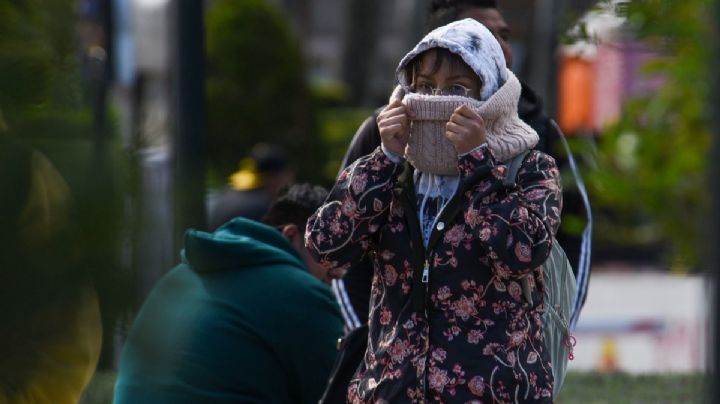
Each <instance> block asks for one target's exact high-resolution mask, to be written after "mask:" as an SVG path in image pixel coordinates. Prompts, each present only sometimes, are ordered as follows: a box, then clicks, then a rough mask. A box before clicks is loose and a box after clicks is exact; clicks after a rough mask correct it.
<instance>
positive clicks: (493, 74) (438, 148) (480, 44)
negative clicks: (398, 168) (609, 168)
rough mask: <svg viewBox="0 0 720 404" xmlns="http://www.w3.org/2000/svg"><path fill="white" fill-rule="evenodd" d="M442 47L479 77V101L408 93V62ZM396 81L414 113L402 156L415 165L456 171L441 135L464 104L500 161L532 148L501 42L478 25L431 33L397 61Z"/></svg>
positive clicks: (462, 24) (453, 153) (454, 155)
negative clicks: (473, 112)
mask: <svg viewBox="0 0 720 404" xmlns="http://www.w3.org/2000/svg"><path fill="white" fill-rule="evenodd" d="M438 47H440V48H446V49H448V50H449V51H451V52H453V53H455V54H456V55H458V56H460V57H461V58H462V60H463V61H464V62H465V63H466V64H467V65H468V66H469V67H470V68H471V69H472V70H473V71H474V72H475V73H476V74H477V75H478V76H479V77H480V79H481V81H482V83H483V87H482V89H481V92H480V101H478V100H475V99H473V98H468V97H457V96H440V95H437V96H436V95H420V94H413V93H412V92H411V91H410V80H411V79H412V78H411V77H407V74H406V67H407V65H408V64H409V63H410V62H411V61H412V60H413V59H414V58H415V57H417V56H419V55H420V54H421V53H423V52H425V51H427V50H429V49H432V48H438ZM396 75H397V79H398V82H399V83H400V85H401V86H402V87H403V88H404V89H405V91H406V92H408V93H409V94H408V95H406V96H405V98H404V100H403V102H404V103H405V104H406V105H407V106H408V107H409V108H410V109H411V110H412V111H413V112H415V114H416V119H415V120H413V122H412V124H411V134H410V140H409V142H408V147H407V148H406V158H407V159H408V161H410V162H411V163H412V164H413V166H415V168H416V169H418V170H420V171H422V172H426V173H431V174H439V175H457V174H458V171H457V157H458V156H457V152H456V151H455V148H454V146H453V145H452V143H451V142H450V141H449V140H447V138H446V137H445V124H446V123H447V122H448V121H449V119H450V116H451V115H452V113H453V111H454V110H455V108H457V107H459V106H460V105H462V104H466V105H468V106H470V107H471V108H473V109H474V110H476V111H477V112H479V113H480V115H481V116H482V117H483V120H484V121H485V128H486V138H487V143H488V146H489V147H490V150H491V152H492V153H493V155H494V156H495V158H496V159H498V160H499V161H507V160H509V159H511V158H512V157H514V156H515V155H517V154H520V153H522V152H523V151H525V150H529V149H531V148H533V147H534V146H535V145H536V144H537V142H538V140H539V138H538V135H537V133H535V131H534V130H533V129H532V128H531V127H530V126H528V125H527V124H525V123H524V122H523V121H522V120H520V118H519V117H518V115H517V104H518V101H519V99H520V91H521V86H520V82H519V81H518V80H517V78H516V77H515V75H513V73H512V72H511V71H510V70H509V69H507V68H506V67H505V57H504V56H503V53H502V49H501V48H500V44H498V42H497V40H496V39H495V37H494V36H493V35H492V33H490V31H489V30H488V29H487V28H485V26H484V25H482V24H481V23H479V22H477V21H475V20H473V19H470V18H466V19H464V20H461V21H456V22H453V23H451V24H448V25H445V26H443V27H440V28H437V29H435V30H434V31H432V32H430V33H429V34H428V35H427V36H425V38H423V39H422V40H421V41H420V43H418V44H417V45H416V46H415V48H413V50H411V51H410V52H409V53H408V54H407V55H406V56H405V57H404V58H403V59H402V60H401V61H400V64H399V65H398V67H397V69H396Z"/></svg>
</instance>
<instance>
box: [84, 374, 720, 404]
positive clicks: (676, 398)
mask: <svg viewBox="0 0 720 404" xmlns="http://www.w3.org/2000/svg"><path fill="white" fill-rule="evenodd" d="M704 381H705V377H704V375H702V374H699V373H696V374H658V375H644V376H636V375H628V374H625V373H610V374H601V373H596V372H587V373H585V372H570V373H568V375H567V378H566V379H565V384H564V385H563V389H562V392H561V393H560V397H558V400H556V404H606V403H607V404H656V403H657V404H664V403H682V404H692V403H703V402H707V401H708V400H703V394H704V390H703V389H704ZM114 382H115V373H114V372H98V373H97V374H95V377H94V378H93V380H92V381H91V382H90V385H89V386H88V388H87V390H86V391H85V396H84V397H83V399H82V400H81V401H80V404H110V403H112V396H113V384H114Z"/></svg>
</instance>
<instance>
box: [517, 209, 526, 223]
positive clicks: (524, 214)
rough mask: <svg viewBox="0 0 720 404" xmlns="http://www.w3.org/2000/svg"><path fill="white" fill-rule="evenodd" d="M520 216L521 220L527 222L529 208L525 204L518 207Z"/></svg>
mask: <svg viewBox="0 0 720 404" xmlns="http://www.w3.org/2000/svg"><path fill="white" fill-rule="evenodd" d="M518 216H519V218H520V221H521V222H526V221H527V220H528V210H527V208H526V207H524V206H521V207H520V208H519V209H518Z"/></svg>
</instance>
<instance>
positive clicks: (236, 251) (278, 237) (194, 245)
mask: <svg viewBox="0 0 720 404" xmlns="http://www.w3.org/2000/svg"><path fill="white" fill-rule="evenodd" d="M182 259H183V262H184V263H185V264H187V265H188V266H190V267H191V268H192V269H193V270H194V271H197V272H217V271H224V270H228V269H233V270H237V269H243V268H256V267H259V266H266V265H292V266H296V267H297V268H298V269H302V270H304V271H307V267H306V266H305V264H304V263H303V261H302V259H301V258H300V256H299V255H298V253H297V252H296V251H295V249H294V248H293V247H292V246H291V245H290V242H288V241H287V239H285V237H284V236H283V235H282V234H281V233H280V232H279V231H277V230H276V229H274V228H272V227H270V226H266V225H264V224H262V223H258V222H255V221H252V220H249V219H245V218H235V219H233V220H231V221H229V222H227V223H225V224H224V225H222V226H221V227H220V228H218V229H217V230H216V231H214V232H213V233H207V232H204V231H199V230H188V231H186V232H185V248H184V250H183V251H182Z"/></svg>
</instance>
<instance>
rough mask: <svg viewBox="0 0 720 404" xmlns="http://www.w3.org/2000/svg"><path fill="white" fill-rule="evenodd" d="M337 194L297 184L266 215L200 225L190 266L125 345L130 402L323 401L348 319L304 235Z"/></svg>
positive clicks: (121, 392) (158, 294) (157, 291)
mask: <svg viewBox="0 0 720 404" xmlns="http://www.w3.org/2000/svg"><path fill="white" fill-rule="evenodd" d="M326 195H327V191H326V190H324V189H323V188H321V187H317V186H311V185H308V184H300V185H293V186H291V187H289V188H288V189H287V191H286V192H285V193H284V194H281V195H280V196H279V197H278V199H277V200H276V201H275V202H274V203H273V205H272V206H271V208H270V211H269V212H268V214H267V215H266V216H265V218H264V219H263V222H264V224H263V223H258V222H255V221H251V220H248V219H244V218H236V219H233V220H231V221H229V222H227V223H226V224H225V225H223V226H221V227H220V228H219V229H217V230H216V231H215V232H213V233H206V232H202V231H197V230H188V231H187V232H186V233H185V240H184V244H185V245H184V249H183V251H182V252H181V257H182V263H181V264H180V265H178V266H177V267H175V268H174V269H172V270H171V271H170V272H168V273H167V274H166V275H165V276H164V277H163V278H162V279H161V280H160V281H159V282H158V284H157V285H156V286H155V288H154V289H153V291H152V292H151V293H150V295H149V296H148V298H147V300H146V301H145V303H144V305H143V307H142V308H141V310H140V312H139V313H138V315H137V317H136V319H135V321H134V323H133V326H132V329H131V331H130V334H129V336H128V339H127V341H126V343H125V346H124V348H123V352H122V356H121V358H120V365H119V370H118V379H117V382H116V385H115V400H114V402H115V403H116V404H124V403H133V404H138V403H154V404H158V403H159V404H161V403H208V404H210V403H311V402H317V401H318V399H319V398H320V395H321V393H322V391H323V389H324V387H325V384H326V383H327V377H328V375H329V373H330V370H331V367H332V365H333V361H334V359H335V354H336V352H337V351H336V349H335V342H336V340H337V339H338V337H340V336H341V335H342V333H343V320H342V316H341V315H340V311H339V308H338V306H337V304H336V303H335V298H334V297H333V294H332V292H331V291H330V289H329V287H328V286H327V285H325V284H324V283H323V282H322V281H320V280H319V279H318V277H317V276H314V275H313V273H315V274H317V275H319V276H321V277H324V276H325V272H326V270H325V269H323V268H322V267H320V266H319V265H318V264H317V263H316V262H315V261H313V260H312V259H311V258H310V255H309V254H308V252H307V250H306V249H305V247H304V244H303V240H302V237H303V234H304V232H305V222H306V220H307V218H308V217H309V216H310V215H311V214H312V213H313V212H314V211H315V210H316V209H317V208H318V207H319V206H320V205H321V204H322V202H323V201H324V199H325V197H326Z"/></svg>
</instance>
